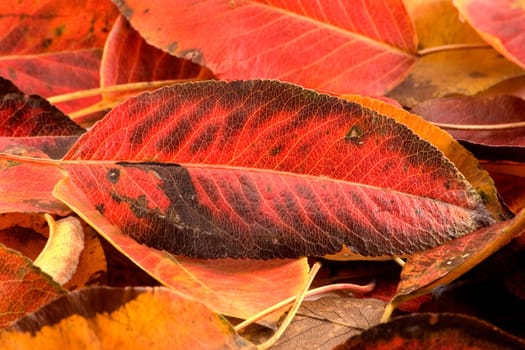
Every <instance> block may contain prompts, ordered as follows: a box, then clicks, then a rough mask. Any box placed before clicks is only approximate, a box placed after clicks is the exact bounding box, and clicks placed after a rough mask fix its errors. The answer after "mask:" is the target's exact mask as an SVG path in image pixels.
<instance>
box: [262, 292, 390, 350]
mask: <svg viewBox="0 0 525 350" xmlns="http://www.w3.org/2000/svg"><path fill="white" fill-rule="evenodd" d="M384 307H385V303H384V302H383V301H380V300H377V299H356V298H345V297H323V298H321V299H318V300H315V301H305V302H304V303H303V304H302V305H301V307H300V309H299V311H298V312H297V315H296V316H295V318H294V320H293V321H292V323H291V324H290V326H289V327H288V328H287V329H286V332H285V333H284V334H283V336H282V337H281V338H280V339H279V341H278V342H277V343H276V344H275V345H274V346H272V349H275V350H285V349H290V350H292V349H306V348H308V349H319V350H322V349H332V348H333V347H334V346H336V345H337V344H340V343H341V342H343V341H344V340H345V339H347V338H348V337H350V336H352V335H356V334H359V333H361V332H362V331H364V330H365V329H368V328H370V327H372V326H375V325H377V324H378V323H379V320H380V318H381V313H382V312H383V310H384Z"/></svg>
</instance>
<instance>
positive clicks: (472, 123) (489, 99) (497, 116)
mask: <svg viewBox="0 0 525 350" xmlns="http://www.w3.org/2000/svg"><path fill="white" fill-rule="evenodd" d="M524 110H525V100H522V99H521V98H517V97H514V96H505V95H498V96H460V97H444V98H440V99H433V100H428V101H425V102H423V103H420V104H419V105H417V106H416V107H414V108H413V110H412V111H413V112H414V113H416V114H419V115H420V116H422V117H423V118H425V119H426V120H428V121H430V122H433V123H438V125H439V126H441V127H442V128H443V129H445V130H447V131H448V132H449V133H450V134H451V135H452V136H453V137H454V138H456V139H457V140H460V141H467V142H468V146H469V149H470V150H471V151H473V152H474V153H475V154H476V155H477V156H478V158H482V159H499V160H503V159H508V160H522V159H525V125H521V124H524V123H523V122H524V121H525V118H524V117H523V111H524ZM520 125H521V126H520ZM483 146H487V147H483Z"/></svg>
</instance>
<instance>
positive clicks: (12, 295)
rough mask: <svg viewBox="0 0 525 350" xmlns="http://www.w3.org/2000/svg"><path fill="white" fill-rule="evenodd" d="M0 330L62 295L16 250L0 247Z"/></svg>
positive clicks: (57, 288) (58, 287)
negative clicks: (0, 296)
mask: <svg viewBox="0 0 525 350" xmlns="http://www.w3.org/2000/svg"><path fill="white" fill-rule="evenodd" d="M0 294H1V295H2V298H0V327H4V326H6V325H8V324H10V323H12V322H14V321H15V320H17V319H18V318H21V317H22V316H24V315H26V314H27V313H29V312H33V311H35V310H37V309H38V308H40V307H41V306H43V305H45V304H47V303H49V302H50V301H52V300H54V299H56V298H57V297H59V296H60V295H62V294H64V290H63V289H61V288H60V285H58V284H57V283H56V282H54V281H53V280H52V279H51V278H50V277H49V276H48V275H46V274H45V273H43V272H42V271H40V269H39V268H37V267H35V266H34V265H33V264H32V262H31V260H29V259H28V258H26V257H24V256H23V255H21V254H20V253H19V252H17V251H16V250H12V249H9V248H6V247H5V246H4V245H2V244H0Z"/></svg>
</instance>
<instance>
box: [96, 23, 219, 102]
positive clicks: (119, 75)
mask: <svg viewBox="0 0 525 350" xmlns="http://www.w3.org/2000/svg"><path fill="white" fill-rule="evenodd" d="M130 52H133V55H130ZM100 76H101V81H100V84H101V86H111V85H117V84H126V83H134V82H148V81H156V80H168V79H169V80H171V79H194V80H205V79H211V78H212V77H213V75H212V74H211V72H210V71H209V70H207V69H206V68H204V67H201V66H199V65H198V64H196V63H193V62H191V61H189V60H185V59H181V58H178V57H175V56H172V55H170V54H168V53H166V52H164V51H161V50H159V49H157V48H155V47H153V46H151V45H149V44H148V43H146V41H145V40H144V39H143V38H142V37H141V36H140V35H139V33H137V32H136V31H135V30H134V29H133V28H131V26H130V25H129V23H128V22H127V21H126V19H124V17H122V16H120V17H119V18H118V19H117V20H116V21H115V24H114V25H113V27H112V29H111V32H110V33H109V36H108V39H107V41H106V45H105V48H104V55H103V57H102V65H101V68H100ZM139 92H140V91H135V92H134V93H133V94H134V95H136V94H138V93H139ZM127 95H129V94H125V93H124V94H122V93H120V94H117V93H111V94H105V95H104V97H105V98H106V99H116V98H117V97H118V98H119V99H123V98H124V97H125V96H127Z"/></svg>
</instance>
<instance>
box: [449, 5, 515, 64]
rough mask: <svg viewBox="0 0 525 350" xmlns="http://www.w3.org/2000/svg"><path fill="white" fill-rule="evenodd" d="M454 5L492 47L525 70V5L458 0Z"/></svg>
mask: <svg viewBox="0 0 525 350" xmlns="http://www.w3.org/2000/svg"><path fill="white" fill-rule="evenodd" d="M454 5H455V6H456V7H457V8H458V10H459V12H460V13H461V15H462V16H463V17H465V18H466V19H467V21H469V23H470V24H471V25H472V27H474V29H476V30H477V31H478V33H479V34H480V35H481V36H482V37H483V38H484V39H485V40H486V41H487V42H488V43H489V44H491V45H492V46H493V47H494V48H495V49H496V50H498V51H499V52H500V53H501V54H502V55H504V56H505V57H506V58H508V59H509V60H511V61H513V62H514V63H516V64H518V65H520V66H521V67H525V36H524V35H523V32H525V5H524V4H523V3H522V2H520V1H515V0H506V1H497V2H495V1H490V0H454Z"/></svg>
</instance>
